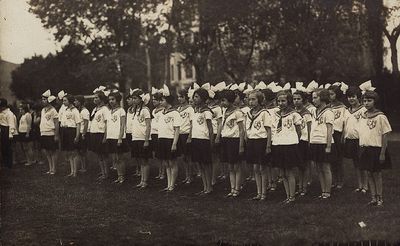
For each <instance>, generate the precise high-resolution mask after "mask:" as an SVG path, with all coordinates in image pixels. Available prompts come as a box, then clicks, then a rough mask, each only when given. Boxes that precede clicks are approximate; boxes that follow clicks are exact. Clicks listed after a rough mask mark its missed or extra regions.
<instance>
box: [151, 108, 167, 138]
mask: <svg viewBox="0 0 400 246" xmlns="http://www.w3.org/2000/svg"><path fill="white" fill-rule="evenodd" d="M163 110H164V108H155V109H153V111H152V112H151V114H152V115H153V118H152V119H151V130H150V133H151V134H158V121H159V119H160V115H161V114H162V112H163Z"/></svg>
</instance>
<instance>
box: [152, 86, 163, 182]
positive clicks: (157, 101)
mask: <svg viewBox="0 0 400 246" xmlns="http://www.w3.org/2000/svg"><path fill="white" fill-rule="evenodd" d="M152 94H153V106H154V109H153V111H152V112H151V115H152V119H151V131H150V134H151V149H152V151H153V152H154V157H157V146H158V127H159V126H158V125H159V123H158V122H159V118H160V115H161V114H162V112H163V110H164V107H163V105H162V103H161V101H162V93H160V92H158V91H156V89H152ZM156 160H157V159H156ZM164 178H165V166H164V165H162V163H161V162H159V165H158V175H157V176H156V179H164Z"/></svg>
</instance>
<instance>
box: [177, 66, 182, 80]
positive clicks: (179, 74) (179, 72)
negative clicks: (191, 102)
mask: <svg viewBox="0 0 400 246" xmlns="http://www.w3.org/2000/svg"><path fill="white" fill-rule="evenodd" d="M181 69H182V66H181V63H178V81H180V80H182V70H181Z"/></svg>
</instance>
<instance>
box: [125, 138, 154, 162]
mask: <svg viewBox="0 0 400 246" xmlns="http://www.w3.org/2000/svg"><path fill="white" fill-rule="evenodd" d="M128 141H129V140H128ZM130 145H131V156H132V158H141V159H145V160H147V159H149V158H151V157H152V152H151V146H150V144H149V146H147V147H144V140H135V141H132V143H131V144H130Z"/></svg>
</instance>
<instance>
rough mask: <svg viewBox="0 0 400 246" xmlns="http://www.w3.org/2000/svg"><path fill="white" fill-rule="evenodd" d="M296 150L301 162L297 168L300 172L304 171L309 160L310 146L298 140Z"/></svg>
mask: <svg viewBox="0 0 400 246" xmlns="http://www.w3.org/2000/svg"><path fill="white" fill-rule="evenodd" d="M298 148H299V154H300V159H301V160H302V161H301V162H299V165H298V167H299V169H300V170H305V169H306V167H307V162H308V161H310V160H311V154H310V144H309V143H308V142H307V141H304V140H300V142H299V147H298Z"/></svg>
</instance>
